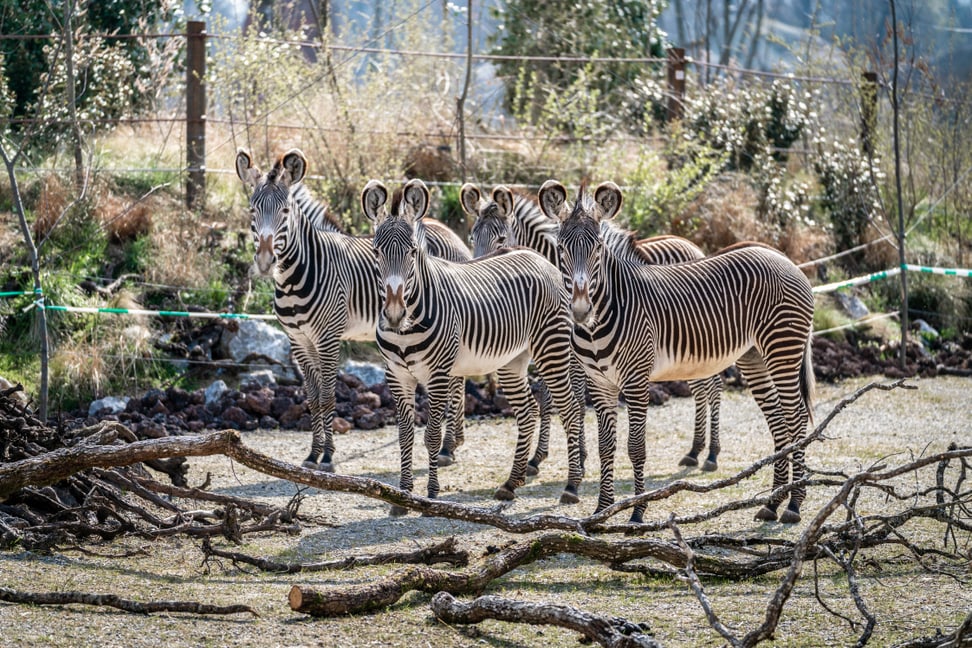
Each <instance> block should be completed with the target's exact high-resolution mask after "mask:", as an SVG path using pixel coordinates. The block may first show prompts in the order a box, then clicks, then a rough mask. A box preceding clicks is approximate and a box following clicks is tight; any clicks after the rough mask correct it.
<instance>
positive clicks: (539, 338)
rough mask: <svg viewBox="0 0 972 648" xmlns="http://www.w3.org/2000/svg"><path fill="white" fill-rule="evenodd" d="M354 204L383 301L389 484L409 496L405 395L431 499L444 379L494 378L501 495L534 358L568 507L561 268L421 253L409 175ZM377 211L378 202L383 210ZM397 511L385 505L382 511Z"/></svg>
mask: <svg viewBox="0 0 972 648" xmlns="http://www.w3.org/2000/svg"><path fill="white" fill-rule="evenodd" d="M361 204H362V209H363V210H364V213H365V215H366V216H367V217H368V218H369V219H371V221H372V222H373V223H374V228H375V236H374V254H375V258H376V259H377V263H378V275H379V284H380V286H381V292H382V295H383V304H382V307H381V318H380V321H379V326H378V332H377V339H378V346H379V348H380V349H381V352H382V355H383V356H384V358H385V363H386V365H387V369H388V374H387V375H388V384H389V386H390V387H391V390H392V393H393V394H394V396H395V401H396V407H397V412H398V430H399V446H400V450H401V479H400V487H401V488H402V489H403V490H405V491H411V490H412V486H413V479H412V447H413V445H414V415H413V409H414V397H415V389H416V386H417V385H418V384H419V383H423V384H425V385H426V387H427V390H428V394H429V420H428V423H427V425H426V428H425V446H426V449H427V451H428V456H429V478H428V496H429V497H430V498H435V497H436V496H437V495H438V493H439V481H438V469H437V467H438V462H437V454H438V451H439V445H440V443H441V438H440V432H439V425H440V421H441V418H442V410H443V408H444V405H445V399H446V388H447V385H448V383H449V381H450V380H452V379H453V377H455V376H465V375H483V374H488V373H493V372H495V373H496V375H497V378H498V381H499V384H500V386H501V387H502V388H503V390H504V391H505V392H506V395H507V397H508V398H509V401H510V405H511V406H512V408H513V411H514V413H515V415H516V420H517V427H518V431H519V434H518V437H517V443H516V451H515V454H514V462H513V468H512V470H511V472H510V476H509V479H507V480H506V482H505V483H504V484H503V485H501V486H500V487H499V488H498V489H497V490H496V492H495V494H494V497H495V498H496V499H501V500H509V499H513V498H514V497H515V493H514V491H515V489H516V488H517V487H519V486H520V485H522V484H523V483H524V482H525V472H526V463H527V456H528V454H529V451H530V443H531V441H532V435H533V431H534V428H535V427H536V417H537V404H536V401H535V399H534V398H533V396H532V395H531V393H530V388H529V382H528V380H527V366H528V364H529V362H530V359H531V358H532V359H533V362H534V364H535V365H536V367H537V371H538V373H539V374H540V376H541V377H542V378H543V379H544V380H545V381H546V383H547V387H548V389H549V390H550V393H551V396H552V398H553V401H554V404H555V405H556V406H557V408H558V410H559V411H560V417H561V421H562V423H563V425H564V428H565V429H566V430H567V439H568V448H569V450H568V462H569V470H568V478H567V485H566V487H565V488H564V491H563V493H562V494H561V497H560V501H561V502H562V503H576V502H578V501H579V498H578V495H577V489H578V486H579V484H580V480H581V476H582V470H581V467H580V456H579V451H578V447H579V446H578V444H579V439H580V435H581V434H582V432H583V413H582V411H581V409H580V406H579V404H578V403H577V401H576V400H575V399H574V398H573V397H572V392H571V385H570V377H569V374H568V371H567V369H568V363H569V358H570V357H571V355H572V354H571V329H572V324H571V321H570V314H569V312H568V308H567V293H566V291H565V290H564V286H563V280H562V279H561V276H560V271H559V270H558V269H557V268H556V267H554V266H553V265H552V264H551V263H550V262H549V261H547V260H546V259H544V258H543V257H541V256H540V255H539V254H537V253H535V252H533V251H532V250H526V249H522V250H504V251H502V252H500V253H497V255H494V256H489V257H485V258H482V259H476V260H474V261H469V262H465V263H452V262H449V261H446V260H443V259H437V258H434V257H431V256H429V255H428V254H427V253H426V252H425V248H424V245H423V239H424V238H425V237H426V236H427V235H428V226H427V225H426V224H425V223H424V222H423V221H422V217H423V216H425V214H426V213H427V212H428V209H429V190H428V188H427V187H426V186H425V184H424V183H423V182H422V181H421V180H417V179H416V180H411V181H409V182H408V183H407V184H405V186H404V187H403V188H402V189H401V191H399V192H396V194H395V195H394V196H393V197H392V199H391V201H390V204H389V194H388V190H387V189H386V188H385V186H384V185H383V184H382V183H381V182H379V181H377V180H372V181H370V182H369V183H368V184H367V186H366V187H365V188H364V191H363V192H362V195H361ZM386 205H387V207H386ZM404 512H405V511H404V509H402V508H401V507H398V506H393V507H392V511H391V513H392V515H401V514H403V513H404Z"/></svg>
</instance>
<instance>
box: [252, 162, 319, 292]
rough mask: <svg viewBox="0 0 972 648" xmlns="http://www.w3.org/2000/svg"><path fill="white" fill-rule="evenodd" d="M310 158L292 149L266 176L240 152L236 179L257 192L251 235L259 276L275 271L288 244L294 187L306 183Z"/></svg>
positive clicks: (253, 205) (254, 196)
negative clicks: (288, 224)
mask: <svg viewBox="0 0 972 648" xmlns="http://www.w3.org/2000/svg"><path fill="white" fill-rule="evenodd" d="M306 173H307V158H305V157H304V154H303V153H302V152H301V151H300V150H298V149H291V150H290V151H288V152H287V153H285V154H284V155H282V156H281V157H280V158H278V159H277V161H276V162H275V163H274V165H273V168H272V169H270V171H269V172H268V173H266V174H262V173H260V169H259V168H258V167H255V166H253V160H252V158H251V157H250V154H249V153H247V152H246V151H245V150H243V149H240V151H239V152H238V153H237V154H236V175H238V176H239V177H240V180H242V181H243V182H245V183H246V184H248V185H250V186H251V187H252V188H253V194H252V195H251V196H250V231H251V232H252V233H253V243H254V245H255V246H256V253H255V254H254V255H253V261H254V264H255V265H256V269H257V271H258V272H259V274H261V275H263V276H266V275H269V274H270V273H271V271H272V270H273V266H274V264H275V263H276V262H277V257H278V256H279V255H280V253H281V252H282V251H283V247H284V244H285V243H286V240H287V218H288V216H289V215H290V213H291V211H293V210H295V209H296V206H295V205H294V201H293V199H292V197H291V193H290V190H291V187H292V186H293V185H296V184H298V183H299V182H300V181H301V180H303V179H304V175H305V174H306Z"/></svg>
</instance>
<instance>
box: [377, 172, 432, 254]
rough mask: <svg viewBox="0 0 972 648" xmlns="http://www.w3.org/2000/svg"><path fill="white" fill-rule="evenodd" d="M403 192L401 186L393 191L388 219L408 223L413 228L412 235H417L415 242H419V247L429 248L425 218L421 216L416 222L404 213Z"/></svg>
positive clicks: (421, 248) (422, 248)
mask: <svg viewBox="0 0 972 648" xmlns="http://www.w3.org/2000/svg"><path fill="white" fill-rule="evenodd" d="M403 200H404V198H403V192H402V189H401V187H399V188H398V189H395V191H394V192H393V193H392V198H391V202H390V203H389V205H388V215H387V217H386V220H398V221H402V222H403V223H405V224H406V225H408V226H409V227H410V228H411V230H412V235H413V236H414V237H415V242H416V243H418V248H419V249H420V250H426V249H428V237H427V232H428V229H427V228H426V226H425V222H424V219H422V218H419V219H418V220H416V221H415V222H414V223H413V222H412V220H411V219H410V218H408V217H406V216H403V215H402V201H403Z"/></svg>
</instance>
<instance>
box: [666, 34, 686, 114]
mask: <svg viewBox="0 0 972 648" xmlns="http://www.w3.org/2000/svg"><path fill="white" fill-rule="evenodd" d="M667 68H668V121H674V120H676V119H681V118H682V110H683V103H684V101H685V49H684V48H682V47H669V48H668V65H667Z"/></svg>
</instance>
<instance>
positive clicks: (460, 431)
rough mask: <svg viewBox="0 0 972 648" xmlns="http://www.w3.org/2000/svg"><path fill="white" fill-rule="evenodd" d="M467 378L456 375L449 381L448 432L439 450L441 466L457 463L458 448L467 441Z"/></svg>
mask: <svg viewBox="0 0 972 648" xmlns="http://www.w3.org/2000/svg"><path fill="white" fill-rule="evenodd" d="M464 386H465V379H464V378H459V377H454V378H452V380H451V381H450V382H449V410H448V414H447V416H446V434H445V438H443V440H442V449H441V450H439V467H445V466H451V465H452V464H454V463H456V450H457V449H459V447H460V446H461V445H462V444H463V441H465V430H464V425H465V418H466V392H465V389H464Z"/></svg>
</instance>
